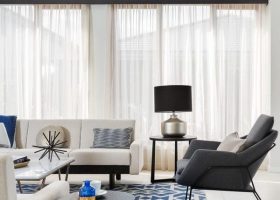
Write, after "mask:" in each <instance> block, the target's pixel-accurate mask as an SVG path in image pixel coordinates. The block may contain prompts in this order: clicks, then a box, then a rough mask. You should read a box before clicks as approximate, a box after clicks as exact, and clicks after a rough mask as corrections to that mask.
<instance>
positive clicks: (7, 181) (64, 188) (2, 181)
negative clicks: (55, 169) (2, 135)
mask: <svg viewBox="0 0 280 200" xmlns="http://www.w3.org/2000/svg"><path fill="white" fill-rule="evenodd" d="M0 194H1V195H0V200H57V199H59V198H62V197H64V196H66V195H68V194H69V183H67V182H65V181H56V182H54V183H52V184H50V185H48V186H46V187H45V188H43V189H42V190H40V191H39V192H37V193H35V194H18V195H17V193H16V183H15V175H14V167H13V161H12V158H11V156H10V155H8V154H1V153H0Z"/></svg>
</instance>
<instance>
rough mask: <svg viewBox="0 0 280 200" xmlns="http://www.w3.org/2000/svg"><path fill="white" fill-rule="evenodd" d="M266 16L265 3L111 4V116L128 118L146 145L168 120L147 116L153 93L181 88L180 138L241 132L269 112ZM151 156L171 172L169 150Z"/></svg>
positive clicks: (150, 112) (219, 136)
mask: <svg viewBox="0 0 280 200" xmlns="http://www.w3.org/2000/svg"><path fill="white" fill-rule="evenodd" d="M267 17H268V16H267V8H266V6H265V5H116V6H115V7H114V24H115V28H114V30H115V37H114V38H115V41H114V58H115V59H114V64H113V72H112V74H113V77H114V78H113V87H112V89H113V99H114V100H113V101H112V102H113V107H114V117H116V118H132V119H133V118H134V119H136V120H137V134H138V135H137V138H139V139H143V140H146V141H147V139H148V136H150V135H158V134H160V122H161V121H162V120H163V119H166V118H167V117H168V116H167V115H163V116H161V115H160V114H156V113H154V107H153V87H154V86H156V85H165V84H188V85H191V86H192V89H193V111H192V112H191V113H185V114H180V117H181V118H182V119H184V120H186V121H187V122H188V134H191V135H196V136H197V137H198V138H202V139H212V140H220V139H222V138H224V136H226V135H227V134H229V133H231V132H233V131H238V132H239V133H240V134H241V135H244V134H246V133H247V132H248V130H249V129H250V127H251V125H252V123H253V122H254V121H255V119H256V118H257V117H258V115H259V114H260V113H268V114H269V113H270V110H269V108H270V103H269V102H270V99H269V98H270V94H269V91H270V68H269V66H270V65H269V64H270V63H269V29H268V22H267V21H266V20H267ZM148 146H149V145H148ZM184 147H185V146H183V145H182V146H181V155H182V153H183V150H184ZM157 151H158V159H159V160H158V166H157V167H158V168H160V169H172V168H173V165H174V164H173V154H174V150H173V147H172V146H170V144H163V145H161V146H159V148H158V150H157ZM149 155H150V153H149V150H148V151H147V152H146V168H148V167H149V161H150V159H149Z"/></svg>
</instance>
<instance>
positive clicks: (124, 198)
mask: <svg viewBox="0 0 280 200" xmlns="http://www.w3.org/2000/svg"><path fill="white" fill-rule="evenodd" d="M96 199H97V200H134V199H135V197H134V196H133V195H132V194H129V193H126V192H118V191H107V194H105V195H102V196H98V197H97V198H96ZM59 200H79V193H78V192H75V193H72V194H69V196H66V197H64V198H62V199H59Z"/></svg>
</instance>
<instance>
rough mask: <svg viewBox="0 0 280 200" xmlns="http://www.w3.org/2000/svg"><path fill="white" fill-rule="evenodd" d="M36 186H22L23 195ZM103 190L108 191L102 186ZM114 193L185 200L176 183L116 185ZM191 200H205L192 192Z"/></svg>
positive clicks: (141, 199)
mask: <svg viewBox="0 0 280 200" xmlns="http://www.w3.org/2000/svg"><path fill="white" fill-rule="evenodd" d="M37 187H38V185H34V184H28V185H27V184H23V185H22V189H23V193H34V192H36V189H37ZM80 187H81V185H77V184H71V185H70V188H71V189H70V190H71V192H77V191H79V189H80ZM103 189H108V186H104V187H103ZM114 190H115V191H123V192H128V193H131V194H133V195H134V196H135V200H185V198H186V187H184V186H181V185H178V184H176V183H160V184H147V185H144V184H117V185H116V186H115V188H114ZM192 200H206V195H205V193H204V192H203V191H200V190H193V194H192Z"/></svg>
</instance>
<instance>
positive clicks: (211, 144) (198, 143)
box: [184, 140, 220, 159]
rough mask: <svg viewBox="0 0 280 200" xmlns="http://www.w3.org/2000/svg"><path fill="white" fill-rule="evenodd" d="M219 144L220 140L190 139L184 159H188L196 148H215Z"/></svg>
mask: <svg viewBox="0 0 280 200" xmlns="http://www.w3.org/2000/svg"><path fill="white" fill-rule="evenodd" d="M219 145H220V142H216V141H207V140H192V142H191V144H190V146H189V148H188V150H187V152H186V154H185V155H184V159H190V158H191V157H192V155H193V154H194V152H195V151H196V150H198V149H209V150H216V149H217V148H218V146H219Z"/></svg>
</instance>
